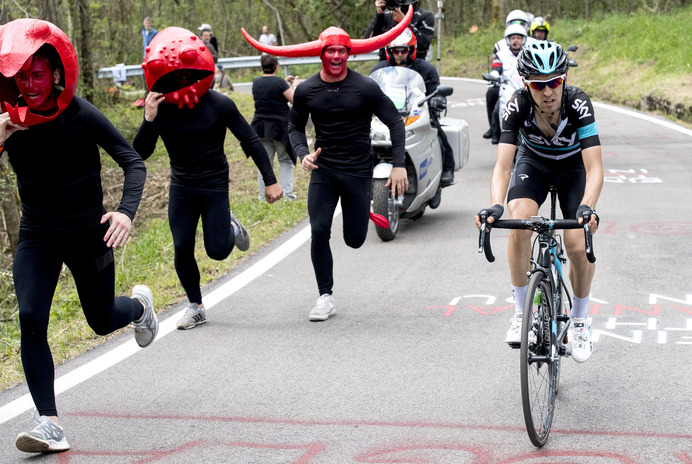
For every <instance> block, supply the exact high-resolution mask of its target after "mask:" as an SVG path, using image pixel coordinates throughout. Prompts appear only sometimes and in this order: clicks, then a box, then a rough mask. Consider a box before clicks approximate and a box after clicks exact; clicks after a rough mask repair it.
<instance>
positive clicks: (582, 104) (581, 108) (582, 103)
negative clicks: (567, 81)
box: [572, 98, 591, 119]
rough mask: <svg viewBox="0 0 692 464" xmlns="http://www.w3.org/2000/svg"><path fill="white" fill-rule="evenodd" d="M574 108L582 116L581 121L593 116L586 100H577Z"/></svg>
mask: <svg viewBox="0 0 692 464" xmlns="http://www.w3.org/2000/svg"><path fill="white" fill-rule="evenodd" d="M572 108H574V109H575V110H577V112H578V113H579V114H581V116H579V119H584V118H585V117H587V116H591V113H590V112H589V107H588V106H586V100H582V99H581V98H575V99H574V104H573V105H572Z"/></svg>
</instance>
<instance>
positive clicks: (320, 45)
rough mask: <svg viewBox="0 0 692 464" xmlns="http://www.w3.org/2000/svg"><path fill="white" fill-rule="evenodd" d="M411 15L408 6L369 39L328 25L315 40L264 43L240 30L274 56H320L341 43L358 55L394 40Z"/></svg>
mask: <svg viewBox="0 0 692 464" xmlns="http://www.w3.org/2000/svg"><path fill="white" fill-rule="evenodd" d="M412 16H413V8H409V9H408V12H407V13H406V16H405V17H404V19H403V20H402V21H401V22H400V23H399V24H397V25H396V26H395V27H394V28H392V29H390V30H388V31H387V32H385V33H384V34H382V35H377V36H375V37H371V38H369V39H351V37H350V36H349V35H348V34H347V33H346V31H344V30H343V29H339V28H338V27H334V26H332V27H329V28H327V29H325V30H324V31H323V32H322V33H321V34H320V36H319V38H318V39H317V40H313V41H312V42H308V43H303V44H296V45H285V46H278V45H265V44H263V43H260V42H258V41H257V40H255V39H253V38H252V37H251V36H250V35H249V34H248V33H247V32H246V31H245V29H244V28H241V29H240V31H241V32H242V33H243V36H244V37H245V39H247V41H248V42H250V45H252V46H253V47H255V48H256V49H258V50H260V51H262V52H264V53H269V54H271V55H276V56H290V57H300V56H320V55H321V54H322V50H323V49H324V48H325V47H328V46H330V45H343V46H345V47H347V48H348V49H349V54H350V55H360V54H363V53H370V52H373V51H375V50H377V49H379V48H382V47H384V46H386V45H387V44H388V43H389V42H391V41H392V40H394V38H396V37H397V36H398V35H399V34H401V33H402V32H403V31H404V29H406V27H407V26H408V23H409V22H410V21H411V17H412Z"/></svg>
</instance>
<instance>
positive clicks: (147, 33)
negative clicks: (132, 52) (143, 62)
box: [142, 16, 159, 58]
mask: <svg viewBox="0 0 692 464" xmlns="http://www.w3.org/2000/svg"><path fill="white" fill-rule="evenodd" d="M158 33H159V31H157V30H156V29H154V27H153V26H152V21H151V18H150V17H149V16H147V17H145V18H144V20H143V21H142V40H143V45H144V47H143V50H144V51H143V52H142V58H144V55H145V54H146V53H147V47H148V46H149V44H150V43H151V39H153V38H154V36H156V34H158Z"/></svg>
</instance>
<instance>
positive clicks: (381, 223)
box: [370, 212, 389, 229]
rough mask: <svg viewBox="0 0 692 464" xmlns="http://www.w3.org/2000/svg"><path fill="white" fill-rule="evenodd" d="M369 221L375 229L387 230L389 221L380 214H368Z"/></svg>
mask: <svg viewBox="0 0 692 464" xmlns="http://www.w3.org/2000/svg"><path fill="white" fill-rule="evenodd" d="M370 220H371V221H372V222H374V223H375V225H376V226H377V227H382V228H383V229H389V221H388V220H387V218H386V217H384V216H382V215H381V214H375V213H373V212H370Z"/></svg>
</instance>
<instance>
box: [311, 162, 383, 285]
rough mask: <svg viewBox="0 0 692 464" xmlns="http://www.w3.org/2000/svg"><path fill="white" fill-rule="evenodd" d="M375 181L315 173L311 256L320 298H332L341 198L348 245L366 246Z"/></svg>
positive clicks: (312, 198)
mask: <svg viewBox="0 0 692 464" xmlns="http://www.w3.org/2000/svg"><path fill="white" fill-rule="evenodd" d="M371 191H372V177H355V176H350V175H346V174H341V173H335V172H333V171H329V172H327V171H320V169H319V168H318V169H315V170H313V171H312V174H311V176H310V189H309V191H308V213H309V214H310V227H311V229H312V242H311V246H310V254H311V257H312V266H313V268H314V269H315V277H316V278H317V287H318V289H319V292H320V295H324V294H325V293H328V294H331V293H332V287H333V286H334V275H333V268H334V261H333V259H332V250H331V248H330V247H329V238H330V237H331V229H332V218H333V217H334V210H335V209H336V205H337V203H338V201H339V198H341V211H342V217H343V224H344V232H343V233H344V241H345V242H346V245H348V246H350V247H351V248H359V247H360V246H361V245H363V243H365V238H366V237H367V235H368V221H369V219H370V196H371Z"/></svg>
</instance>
